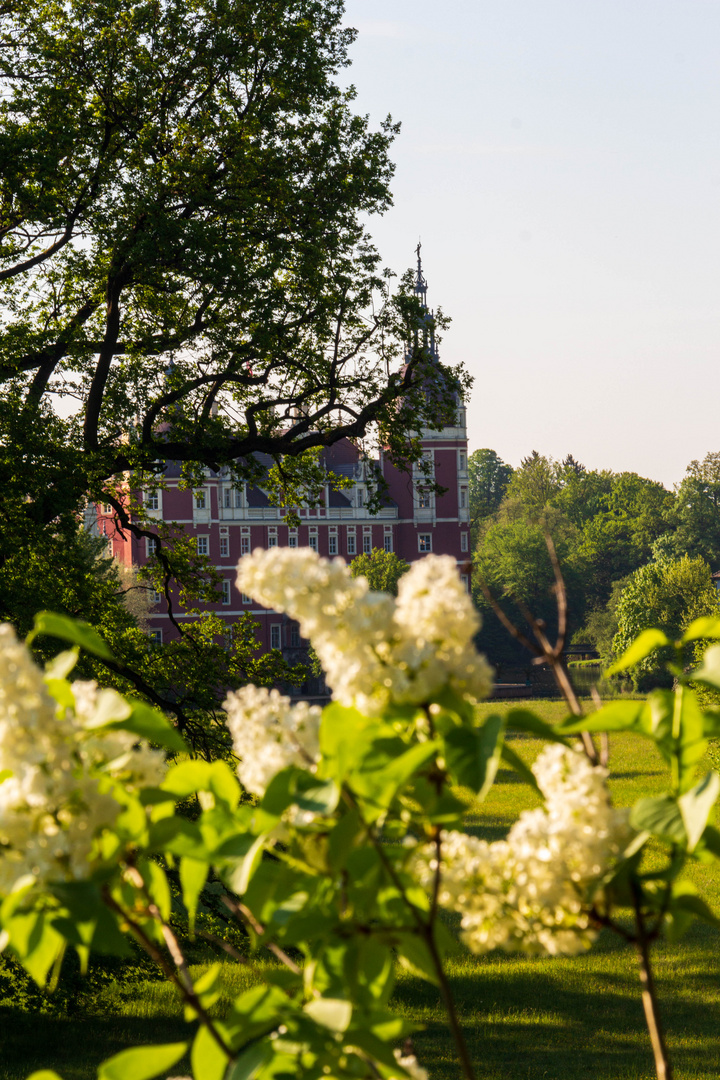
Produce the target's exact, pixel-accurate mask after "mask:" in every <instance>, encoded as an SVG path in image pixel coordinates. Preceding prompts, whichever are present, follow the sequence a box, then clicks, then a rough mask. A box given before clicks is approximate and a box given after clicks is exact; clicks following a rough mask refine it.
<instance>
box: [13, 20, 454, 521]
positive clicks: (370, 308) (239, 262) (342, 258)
mask: <svg viewBox="0 0 720 1080" xmlns="http://www.w3.org/2000/svg"><path fill="white" fill-rule="evenodd" d="M342 16H343V4H342V2H341V0H252V2H250V0H232V2H231V3H228V4H220V5H215V4H209V3H207V2H206V0H189V2H188V0H182V3H180V2H179V0H165V2H164V3H162V4H140V5H135V6H133V7H127V6H126V5H122V4H120V3H118V2H117V0H97V2H93V3H88V2H87V0H70V2H69V3H68V4H65V5H62V6H58V5H57V4H55V3H54V2H53V0H40V2H39V3H36V4H33V5H28V4H25V3H21V2H20V0H11V2H10V3H9V4H6V5H5V6H4V8H3V14H2V17H1V21H0V76H1V77H2V79H3V81H4V83H5V86H6V88H7V91H6V93H5V95H4V97H3V100H2V103H0V158H2V160H3V162H4V163H5V167H4V170H3V177H2V181H1V184H0V283H2V290H1V293H0V296H1V302H2V311H3V321H2V325H1V326H0V388H1V396H0V425H1V427H2V431H3V436H4V437H3V446H2V449H3V453H2V458H1V459H0V475H1V476H2V480H3V483H2V485H0V491H1V492H2V496H1V498H2V499H3V501H4V502H5V503H6V504H7V505H9V504H10V503H11V502H12V503H13V508H14V511H15V516H16V517H20V518H22V517H25V518H26V519H32V520H33V521H34V522H35V523H37V522H48V521H53V520H54V519H56V518H57V516H58V514H62V513H67V512H72V511H73V510H74V509H75V507H76V506H77V504H78V501H79V500H80V499H81V498H82V497H83V496H85V494H86V493H88V492H90V494H92V495H95V496H96V495H97V494H98V492H101V491H102V490H103V489H105V488H106V487H107V481H108V479H109V478H112V477H113V476H116V475H117V474H119V473H121V472H123V471H125V470H150V471H151V472H152V471H153V469H154V468H155V467H156V463H157V462H158V461H160V460H163V459H172V460H176V461H184V462H189V463H194V464H196V465H204V466H211V467H216V466H218V465H219V464H222V463H231V464H232V465H233V467H235V468H237V469H238V470H240V471H242V469H243V468H245V469H246V470H252V454H253V453H254V452H255V451H263V452H265V453H269V454H272V455H275V456H277V458H278V460H279V461H282V459H283V457H284V456H287V455H293V456H301V455H302V454H303V453H305V452H306V451H308V450H310V449H312V448H313V447H318V446H322V445H326V444H328V443H331V442H333V441H334V440H336V439H339V438H341V437H342V436H344V435H349V436H362V435H363V434H364V433H365V432H366V430H367V429H368V426H369V425H371V424H375V425H377V427H378V429H379V430H380V432H381V437H382V439H383V441H384V443H385V444H387V445H388V446H389V447H392V448H394V449H395V450H396V451H397V454H398V457H399V458H401V459H402V457H403V455H404V454H408V453H409V454H410V455H411V456H412V454H413V453H416V452H417V448H416V447H415V446H414V445H413V444H412V443H411V442H410V441H409V440H408V432H409V430H410V428H411V427H412V426H413V424H412V423H411V420H412V421H414V425H415V426H417V424H418V423H422V422H424V421H427V422H429V423H432V422H433V420H435V421H436V422H437V421H438V420H439V418H441V417H442V416H447V414H448V410H449V409H450V408H452V406H453V401H454V398H453V394H454V390H455V386H456V383H455V382H454V380H453V379H452V378H449V379H448V381H447V385H446V389H447V392H446V393H445V392H438V393H437V394H434V395H428V394H426V393H425V392H424V390H423V378H424V366H425V363H426V360H427V357H426V354H425V352H424V351H423V348H422V345H421V346H419V347H417V348H415V350H414V351H413V352H412V354H411V355H410V356H409V357H408V358H407V359H408V362H407V363H405V364H402V365H400V364H395V362H396V361H401V360H403V359H405V357H404V355H403V343H404V342H405V341H408V340H411V338H412V333H411V330H412V327H413V325H415V324H417V320H418V319H419V318H420V314H421V313H420V310H419V303H418V301H417V299H416V298H415V297H414V296H412V295H411V290H408V289H406V288H402V287H401V288H400V289H399V290H397V291H396V292H395V293H394V294H393V293H392V292H391V290H390V287H389V283H388V279H387V276H386V275H385V274H384V273H383V272H381V270H380V263H379V256H378V254H377V252H376V251H375V249H374V247H373V246H372V244H371V242H370V240H369V236H368V233H367V230H366V226H365V224H364V221H365V219H366V217H367V215H372V214H376V213H381V212H382V211H384V210H385V209H386V208H387V207H388V206H389V204H390V190H389V181H390V178H391V175H392V171H393V167H392V164H391V162H390V160H389V157H388V149H389V146H390V142H391V140H392V138H393V136H394V134H395V133H396V131H397V127H396V125H394V124H393V123H392V121H391V120H390V119H388V120H386V121H385V122H384V123H383V124H382V125H381V126H380V129H379V130H377V131H373V130H371V128H370V125H369V122H368V119H367V118H366V117H362V116H358V115H357V114H355V113H354V112H353V110H352V99H353V95H354V91H353V90H349V91H343V90H341V89H340V88H339V87H338V85H337V81H336V77H337V75H338V72H339V71H340V70H341V68H343V67H344V66H346V65H347V63H348V58H347V50H348V46H349V44H350V43H351V41H352V40H353V36H354V32H353V31H352V30H349V29H346V28H344V27H343V26H342V25H341V20H342ZM440 382H441V383H442V377H441V376H440ZM58 401H59V402H60V403H61V408H60V409H58V408H56V406H57V404H58ZM62 406H64V407H62ZM391 421H392V422H391ZM20 462H21V463H22V464H23V466H24V468H23V469H19V468H18V465H19V463H20ZM110 494H111V493H110Z"/></svg>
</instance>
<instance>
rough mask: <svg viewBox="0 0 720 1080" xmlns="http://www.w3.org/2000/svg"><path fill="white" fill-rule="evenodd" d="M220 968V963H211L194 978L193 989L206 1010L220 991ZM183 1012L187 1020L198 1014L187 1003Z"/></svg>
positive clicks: (216, 998) (215, 999)
mask: <svg viewBox="0 0 720 1080" xmlns="http://www.w3.org/2000/svg"><path fill="white" fill-rule="evenodd" d="M221 970H222V965H221V964H220V963H219V962H216V963H214V964H211V965H210V967H209V968H207V970H206V971H204V972H203V973H202V975H201V976H200V977H199V978H198V979H195V983H194V987H193V989H194V990H195V994H196V996H197V998H198V1000H199V1001H200V1004H201V1005H202V1007H203V1008H204V1009H205V1011H206V1012H207V1011H209V1010H210V1009H211V1008H212V1006H213V1005H214V1004H215V1002H216V1001H217V1000H218V998H219V997H220V995H221V993H222V987H221V986H220V985H219V980H220V972H221ZM184 1012H185V1019H186V1020H187V1021H188V1022H189V1021H191V1020H194V1019H195V1018H196V1016H197V1015H198V1014H197V1011H196V1010H195V1008H194V1007H193V1006H192V1005H188V1004H186V1005H185V1010H184Z"/></svg>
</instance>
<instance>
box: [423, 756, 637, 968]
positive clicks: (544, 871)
mask: <svg viewBox="0 0 720 1080" xmlns="http://www.w3.org/2000/svg"><path fill="white" fill-rule="evenodd" d="M533 772H534V774H535V777H536V779H537V781H538V786H539V787H540V790H541V791H542V793H543V795H544V797H545V807H544V808H541V809H538V810H531V811H526V812H525V813H523V814H521V816H520V818H519V820H518V821H517V822H516V823H515V825H513V827H512V829H511V830H510V832H509V834H508V837H507V839H506V840H501V841H497V842H495V843H492V844H490V843H487V842H486V841H484V840H478V839H477V838H476V837H473V836H468V835H467V834H465V833H460V832H448V833H444V834H443V837H442V847H441V853H442V854H441V859H442V863H441V868H440V870H441V876H440V888H439V893H438V900H439V903H440V904H441V905H442V906H443V907H445V908H449V909H450V910H453V911H456V912H458V913H459V914H460V916H461V927H462V931H461V936H462V938H463V940H464V941H465V943H466V944H467V946H468V947H469V948H470V949H471V950H472V951H473V952H476V953H482V952H487V951H488V950H490V949H498V948H500V949H506V950H508V951H513V950H522V951H523V952H528V953H541V952H544V953H550V954H557V953H566V954H574V953H577V952H581V951H582V950H584V949H586V948H588V947H589V946H590V944H591V943H592V941H593V940H594V938H595V936H596V932H595V930H594V929H593V927H592V925H591V919H590V914H589V907H590V904H591V902H592V899H593V894H594V893H596V892H597V889H598V881H599V879H600V878H601V876H602V875H603V873H604V871H605V870H606V868H607V867H608V865H609V864H610V863H611V861H612V860H613V858H615V857H616V856H617V854H618V852H619V851H620V848H621V846H622V844H623V842H624V841H625V839H626V838H627V828H628V827H627V817H626V813H625V812H622V811H617V810H614V809H613V807H612V805H611V803H610V797H609V794H608V790H607V786H606V783H605V781H606V777H607V772H606V770H605V769H602V768H599V767H593V766H592V765H591V764H590V762H589V761H588V760H587V758H585V757H584V756H583V755H582V754H580V753H578V752H576V751H575V750H570V749H568V748H567V747H564V746H561V745H559V744H558V745H552V746H548V747H547V748H546V749H545V750H544V751H543V752H542V754H541V755H540V757H539V758H538V760H537V761H536V763H535V765H534V766H533ZM412 863H413V867H414V870H415V872H416V874H417V875H418V877H419V880H420V881H421V882H422V883H423V885H424V886H425V887H426V888H427V889H428V891H430V890H431V889H432V887H433V884H434V879H435V872H436V869H437V862H436V859H435V855H434V849H432V848H430V847H423V848H421V849H419V850H418V851H417V852H416V853H415V854H414V856H413V859H412Z"/></svg>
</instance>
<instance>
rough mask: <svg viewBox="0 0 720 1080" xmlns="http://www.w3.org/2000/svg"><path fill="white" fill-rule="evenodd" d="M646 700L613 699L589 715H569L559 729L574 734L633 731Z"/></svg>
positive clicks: (564, 732)
mask: <svg viewBox="0 0 720 1080" xmlns="http://www.w3.org/2000/svg"><path fill="white" fill-rule="evenodd" d="M644 707H645V702H644V701H611V702H609V703H608V704H607V705H603V707H602V708H601V709H598V710H597V712H593V713H589V714H588V715H587V716H581V717H579V718H578V717H575V716H572V717H568V718H567V720H564V721H563V722H562V724H560V725H559V727H558V731H560V732H562V733H563V734H568V735H573V734H575V733H576V732H580V731H632V730H634V729H637V727H638V725H639V722H640V716H641V714H642V711H643V708H644Z"/></svg>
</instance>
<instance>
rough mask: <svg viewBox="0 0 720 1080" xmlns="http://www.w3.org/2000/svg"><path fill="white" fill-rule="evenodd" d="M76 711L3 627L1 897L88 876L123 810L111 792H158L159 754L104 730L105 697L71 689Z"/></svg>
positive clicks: (83, 686) (87, 687)
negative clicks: (29, 880) (98, 845)
mask: <svg viewBox="0 0 720 1080" xmlns="http://www.w3.org/2000/svg"><path fill="white" fill-rule="evenodd" d="M72 689H73V694H74V697H75V700H76V702H77V708H76V709H74V708H69V707H66V706H59V705H57V704H56V702H55V701H54V700H53V699H52V698H51V697H50V695H49V694H48V692H47V688H46V686H45V682H44V679H43V673H42V671H40V669H39V668H38V667H37V666H36V665H35V663H34V661H33V659H32V657H31V655H30V653H29V651H28V650H27V648H26V647H25V646H24V645H23V644H21V643H20V642H18V641H17V639H16V637H15V633H14V631H13V629H12V627H11V626H10V625H9V624H7V623H6V624H2V625H0V894H7V893H8V892H10V891H11V890H12V888H13V885H14V884H15V882H16V881H17V880H18V879H20V878H26V877H28V876H30V877H34V878H35V879H36V880H38V881H40V882H47V881H55V880H73V879H80V878H83V877H86V876H87V875H88V873H89V869H90V868H89V862H88V860H90V859H91V856H92V852H93V846H94V838H95V836H96V835H97V834H98V832H99V831H100V830H101V829H102V828H103V827H104V826H109V825H112V824H113V822H114V821H115V818H116V817H117V815H118V814H119V813H120V811H121V810H122V806H121V804H120V803H119V802H118V801H116V800H115V799H114V798H113V795H112V791H113V785H114V782H116V781H118V780H119V781H122V784H123V786H124V787H129V788H133V787H137V786H140V785H143V784H145V783H158V782H159V781H160V778H161V776H162V773H163V770H164V760H163V756H162V754H161V753H159V752H157V751H153V750H150V749H149V748H148V747H147V745H145V744H143V743H138V739H137V737H136V736H134V735H131V734H130V733H128V732H122V731H105V730H103V729H102V727H100V726H96V727H93V725H94V724H97V721H98V708H99V706H101V707H102V708H103V710H104V711H105V712H107V707H108V703H109V699H108V698H107V696H105V695H107V694H108V693H109V694H111V695H114V698H113V703H115V699H117V702H119V703H120V704H121V705H122V706H123V707H124V710H125V712H124V715H125V716H126V715H128V713H129V711H130V710H129V707H128V706H127V704H126V703H125V702H123V700H122V698H120V696H119V695H118V694H115V693H114V691H100V692H98V690H97V687H96V686H95V684H94V683H77V682H76V683H74V684H73V687H72Z"/></svg>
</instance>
